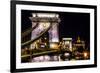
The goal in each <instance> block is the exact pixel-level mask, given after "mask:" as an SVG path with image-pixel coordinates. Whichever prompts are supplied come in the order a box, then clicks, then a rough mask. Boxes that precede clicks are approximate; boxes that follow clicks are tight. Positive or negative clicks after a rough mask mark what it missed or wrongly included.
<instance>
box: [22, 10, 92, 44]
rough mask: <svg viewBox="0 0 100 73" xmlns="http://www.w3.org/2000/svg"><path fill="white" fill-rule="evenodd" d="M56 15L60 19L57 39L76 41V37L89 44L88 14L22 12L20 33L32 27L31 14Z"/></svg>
mask: <svg viewBox="0 0 100 73" xmlns="http://www.w3.org/2000/svg"><path fill="white" fill-rule="evenodd" d="M35 12H38V13H39V12H40V13H58V14H59V16H60V19H61V22H60V24H59V37H60V39H61V38H63V37H66V38H67V37H72V38H73V39H76V38H77V37H78V36H80V37H81V39H82V40H84V41H86V43H88V44H89V43H90V42H89V41H90V14H89V13H71V12H44V11H31V10H22V11H21V17H22V19H21V20H22V22H21V24H22V26H21V28H22V32H23V31H25V30H26V29H27V28H29V27H32V23H31V20H30V19H29V17H31V16H32V13H35Z"/></svg>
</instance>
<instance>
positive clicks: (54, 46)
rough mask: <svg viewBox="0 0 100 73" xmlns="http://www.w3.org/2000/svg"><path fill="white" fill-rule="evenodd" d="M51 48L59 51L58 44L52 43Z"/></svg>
mask: <svg viewBox="0 0 100 73" xmlns="http://www.w3.org/2000/svg"><path fill="white" fill-rule="evenodd" d="M50 48H53V49H58V44H57V43H50Z"/></svg>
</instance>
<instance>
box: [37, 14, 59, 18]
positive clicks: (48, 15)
mask: <svg viewBox="0 0 100 73" xmlns="http://www.w3.org/2000/svg"><path fill="white" fill-rule="evenodd" d="M37 16H38V17H58V16H59V15H57V14H53V13H52V14H50V13H37Z"/></svg>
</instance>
